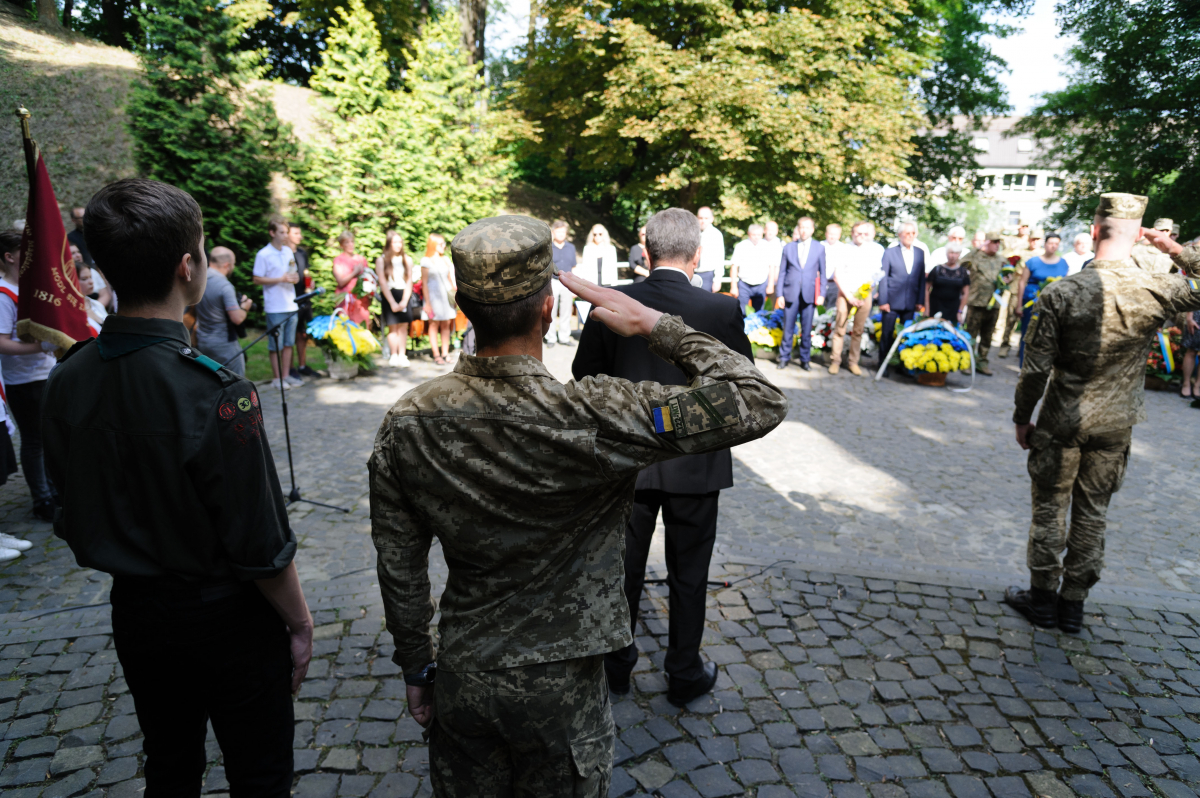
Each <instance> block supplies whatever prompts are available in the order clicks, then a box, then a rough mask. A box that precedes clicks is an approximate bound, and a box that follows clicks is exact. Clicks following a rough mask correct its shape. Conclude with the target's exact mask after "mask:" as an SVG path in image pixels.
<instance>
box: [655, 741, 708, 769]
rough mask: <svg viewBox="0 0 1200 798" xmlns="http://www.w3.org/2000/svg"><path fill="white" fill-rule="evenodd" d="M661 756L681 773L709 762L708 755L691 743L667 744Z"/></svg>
mask: <svg viewBox="0 0 1200 798" xmlns="http://www.w3.org/2000/svg"><path fill="white" fill-rule="evenodd" d="M663 756H665V757H666V758H667V762H669V763H670V764H671V767H673V768H675V772H676V773H679V774H681V775H686V774H687V773H688V771H691V770H696V769H697V768H701V767H704V766H705V765H708V764H711V763H710V762H709V759H708V757H707V756H705V755H704V754H703V753H701V751H700V749H699V748H697V747H696V746H695V745H693V744H692V743H676V744H675V745H669V746H667V747H666V748H664V749H663Z"/></svg>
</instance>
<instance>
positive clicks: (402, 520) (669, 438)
mask: <svg viewBox="0 0 1200 798" xmlns="http://www.w3.org/2000/svg"><path fill="white" fill-rule="evenodd" d="M650 351H652V352H654V353H655V354H656V355H658V356H659V357H662V358H664V359H666V360H668V361H669V362H671V363H674V364H675V365H677V366H678V367H679V368H680V369H682V370H683V371H684V373H685V374H687V375H688V377H689V380H690V385H688V386H663V385H659V384H657V383H653V382H641V383H637V384H634V383H631V382H629V381H627V380H621V379H616V378H613V377H589V378H586V379H583V380H580V381H578V382H571V383H568V384H566V385H563V384H562V383H560V382H559V381H558V380H556V379H555V378H554V377H553V376H552V375H551V374H550V372H549V371H547V370H546V367H545V366H544V365H542V363H541V362H540V361H539V360H537V359H536V358H533V357H529V356H524V355H522V356H510V357H496V358H479V357H471V356H463V357H462V358H460V360H459V362H458V364H457V365H456V366H455V369H454V372H453V373H451V374H447V375H445V376H443V377H439V378H437V379H435V380H431V381H429V382H427V383H425V384H423V385H421V386H419V387H417V388H415V389H413V390H412V391H409V392H408V393H407V394H405V395H404V396H403V397H401V399H400V400H399V401H398V402H397V403H396V404H395V406H393V407H392V409H391V410H390V411H389V412H388V414H387V416H386V417H385V418H384V421H383V424H382V426H381V427H380V429H379V434H378V436H377V437H376V439H375V449H374V452H373V453H372V455H371V458H370V461H369V464H368V465H369V468H370V474H371V530H372V536H373V538H374V542H375V547H376V548H377V549H378V552H379V566H378V569H379V580H380V589H381V591H382V593H383V600H384V607H385V614H386V618H387V627H388V630H389V631H390V632H391V633H392V636H393V638H394V639H395V643H396V653H395V656H394V660H395V662H396V664H397V665H399V666H400V667H401V668H403V669H404V671H405V672H406V673H412V672H414V671H416V670H418V669H419V668H421V667H423V666H424V665H425V664H426V663H428V662H429V661H431V660H432V659H433V654H434V649H433V643H432V640H431V638H430V634H429V623H430V620H431V619H432V617H433V612H434V608H433V602H432V600H431V598H430V593H429V577H428V573H427V563H428V553H429V547H430V544H431V542H432V539H433V538H434V537H435V536H436V537H437V538H438V540H439V541H440V542H441V544H442V550H443V552H444V553H445V557H446V562H447V564H448V565H449V571H450V573H449V577H448V579H447V582H446V590H445V592H444V593H443V596H442V601H441V612H442V616H441V622H440V624H439V628H438V631H439V633H440V636H441V648H442V651H441V653H440V655H439V656H438V664H439V666H440V667H441V668H444V669H447V670H452V671H459V672H463V671H480V670H496V669H499V668H512V667H518V666H522V665H528V664H532V663H537V662H555V661H558V660H565V659H572V658H575V657H582V656H589V655H592V654H603V653H605V652H608V651H614V650H616V649H618V648H622V647H624V646H626V645H628V644H629V643H630V641H631V637H630V631H629V610H628V606H627V604H626V601H625V595H624V592H623V589H622V585H623V580H624V572H623V565H622V564H623V561H624V556H625V552H624V541H625V524H626V521H627V519H628V517H629V513H630V510H631V508H632V503H633V486H634V481H635V480H636V478H637V473H638V471H640V470H641V469H642V468H644V467H645V466H647V465H649V464H650V463H654V462H658V461H661V460H666V459H669V458H672V457H676V456H678V455H681V454H693V453H699V452H708V451H715V450H717V449H722V448H726V447H729V446H733V445H735V444H738V443H742V442H744V441H749V440H753V439H755V438H760V437H762V436H763V435H765V434H767V433H768V432H769V431H770V430H772V429H774V428H775V427H776V426H778V425H779V424H780V422H782V421H783V418H784V416H785V415H786V414H787V400H786V399H785V398H784V396H783V393H782V392H780V391H779V389H778V388H776V387H775V386H774V385H772V384H771V383H770V382H768V381H767V379H766V378H765V377H764V376H763V375H762V374H761V373H760V372H759V371H758V369H757V368H755V367H754V365H753V364H752V363H751V362H750V361H748V360H747V359H746V358H745V357H742V356H741V355H738V354H737V353H736V352H734V351H733V350H731V349H728V348H727V347H725V346H724V345H723V344H721V343H720V342H719V341H717V340H716V339H714V338H712V337H711V336H708V335H705V334H703V333H699V332H696V331H694V330H692V329H690V328H689V327H687V326H686V325H685V324H684V323H683V322H682V321H681V320H680V319H679V318H678V317H675V316H667V315H664V316H663V317H662V318H661V319H660V320H659V322H658V324H657V325H656V326H655V328H654V331H653V333H652V334H651V336H650ZM722 384H723V385H727V386H728V387H729V389H730V392H731V397H732V398H731V402H732V404H731V405H722V407H724V408H726V409H725V410H724V411H723V412H726V413H729V414H732V413H733V412H734V409H733V408H734V407H736V413H737V419H738V420H737V422H736V423H733V424H730V425H727V426H721V427H718V428H714V429H710V430H707V431H699V432H696V433H695V434H692V435H686V436H684V437H676V436H675V435H674V434H671V433H657V432H655V424H654V411H655V410H656V409H659V408H662V407H664V406H667V405H668V404H669V403H670V401H671V400H672V399H673V398H676V397H678V396H679V395H680V394H681V393H684V392H686V391H689V390H691V389H695V388H707V387H715V386H719V385H722ZM718 398H719V397H718Z"/></svg>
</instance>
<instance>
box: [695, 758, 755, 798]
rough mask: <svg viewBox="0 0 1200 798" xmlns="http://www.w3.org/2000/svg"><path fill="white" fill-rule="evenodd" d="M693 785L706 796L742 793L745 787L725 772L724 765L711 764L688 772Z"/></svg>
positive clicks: (719, 797)
mask: <svg viewBox="0 0 1200 798" xmlns="http://www.w3.org/2000/svg"><path fill="white" fill-rule="evenodd" d="M688 779H689V780H690V781H691V783H692V786H693V787H695V789H696V791H697V792H699V793H700V795H702V796H704V798H723V797H724V796H729V795H741V794H742V792H743V789H742V787H741V786H739V785H738V784H737V782H735V781H734V780H733V779H731V778H729V775H728V774H727V773H726V772H725V767H724V766H723V765H711V766H709V767H706V768H701V769H700V770H697V771H693V772H692V773H689V774H688Z"/></svg>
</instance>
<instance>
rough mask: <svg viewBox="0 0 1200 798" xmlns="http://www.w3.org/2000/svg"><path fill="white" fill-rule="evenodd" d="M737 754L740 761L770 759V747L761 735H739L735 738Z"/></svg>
mask: <svg viewBox="0 0 1200 798" xmlns="http://www.w3.org/2000/svg"><path fill="white" fill-rule="evenodd" d="M737 743H738V754H739V755H740V757H741V758H742V759H772V758H773V757H772V754H771V746H770V745H768V743H767V738H766V737H765V736H764V735H761V734H741V735H738V738H737Z"/></svg>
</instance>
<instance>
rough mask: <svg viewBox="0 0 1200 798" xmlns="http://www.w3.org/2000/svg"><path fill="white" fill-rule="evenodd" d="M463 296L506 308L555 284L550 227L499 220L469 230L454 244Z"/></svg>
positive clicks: (481, 222)
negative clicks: (552, 282)
mask: <svg viewBox="0 0 1200 798" xmlns="http://www.w3.org/2000/svg"><path fill="white" fill-rule="evenodd" d="M450 256H451V258H453V260H454V272H455V276H456V277H457V278H458V290H459V291H461V292H462V293H463V296H466V297H468V298H469V299H473V300H475V301H476V302H482V303H484V304H487V305H503V304H505V303H506V302H515V301H517V300H518V299H524V298H525V297H527V296H532V295H534V294H536V293H537V292H538V291H540V290H542V287H543V286H544V285H546V283H547V282H548V281H549V280H550V275H551V274H553V273H554V259H553V258H552V257H551V254H550V227H549V226H548V225H546V223H545V222H540V221H538V220H537V219H531V218H529V217H528V216H494V217H492V218H490V219H480V220H479V221H477V222H472V223H471V224H469V225H467V226H466V227H465V228H464V229H463V230H462V231H461V232H460V233H459V234H458V235H456V236H455V237H454V240H453V241H451V242H450Z"/></svg>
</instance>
